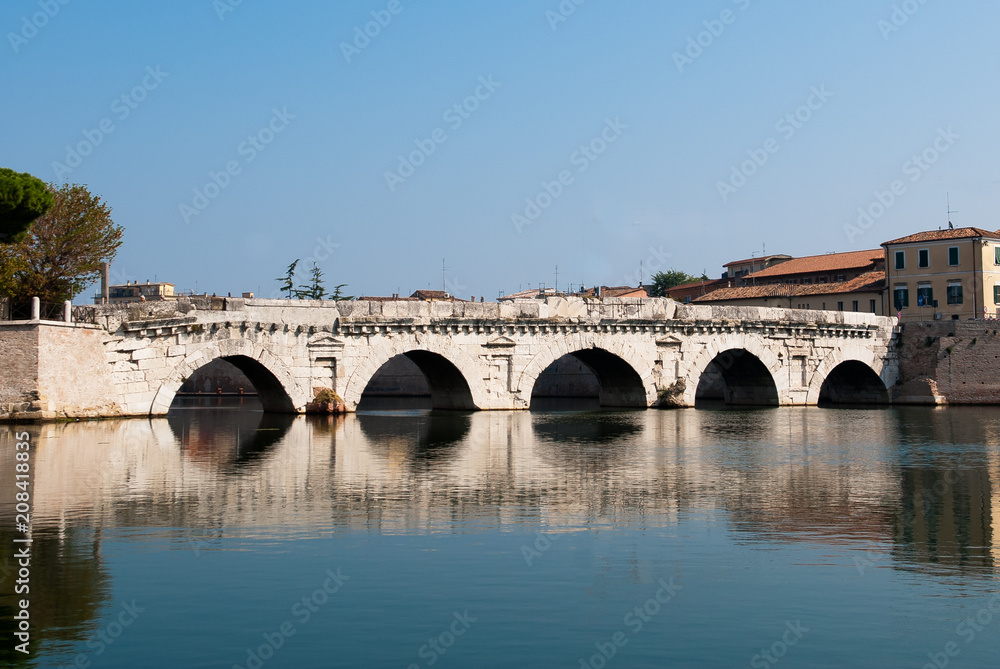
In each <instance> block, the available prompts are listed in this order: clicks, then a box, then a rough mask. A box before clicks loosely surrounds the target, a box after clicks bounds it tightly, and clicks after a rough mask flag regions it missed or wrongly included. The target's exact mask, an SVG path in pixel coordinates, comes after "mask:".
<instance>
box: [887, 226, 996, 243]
mask: <svg viewBox="0 0 1000 669" xmlns="http://www.w3.org/2000/svg"><path fill="white" fill-rule="evenodd" d="M970 237H993V238H997V237H1000V232H991V231H990V230H983V229H982V228H955V229H954V230H928V231H926V232H918V233H916V234H913V235H907V236H906V237H900V238H899V239H893V240H891V241H888V242H882V246H888V245H889V244H909V243H911V242H934V241H939V240H943V239H968V238H970Z"/></svg>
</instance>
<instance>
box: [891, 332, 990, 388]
mask: <svg viewBox="0 0 1000 669" xmlns="http://www.w3.org/2000/svg"><path fill="white" fill-rule="evenodd" d="M896 351H897V354H898V356H899V375H900V380H899V383H898V384H897V385H896V386H895V387H894V388H893V389H892V390H893V396H892V400H893V403H896V404H1000V321H919V322H910V323H906V324H904V325H901V326H900V332H899V334H898V336H897V342H896Z"/></svg>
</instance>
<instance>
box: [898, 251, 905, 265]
mask: <svg viewBox="0 0 1000 669" xmlns="http://www.w3.org/2000/svg"><path fill="white" fill-rule="evenodd" d="M896 269H906V252H905V251H896Z"/></svg>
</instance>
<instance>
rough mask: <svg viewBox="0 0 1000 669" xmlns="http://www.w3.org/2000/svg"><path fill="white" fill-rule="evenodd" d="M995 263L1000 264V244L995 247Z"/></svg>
mask: <svg viewBox="0 0 1000 669" xmlns="http://www.w3.org/2000/svg"><path fill="white" fill-rule="evenodd" d="M993 264H994V265H1000V246H994V247H993Z"/></svg>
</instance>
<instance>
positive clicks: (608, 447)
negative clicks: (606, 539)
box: [5, 408, 1000, 568]
mask: <svg viewBox="0 0 1000 669" xmlns="http://www.w3.org/2000/svg"><path fill="white" fill-rule="evenodd" d="M195 413H197V412H195ZM806 414H808V420H806V418H807V416H806ZM846 415H847V414H845V413H844V412H841V411H822V410H816V409H807V408H802V409H796V408H785V409H780V410H771V411H767V412H766V413H761V412H759V411H726V412H712V411H708V412H705V411H691V410H688V411H679V412H625V413H597V414H592V415H589V416H588V418H587V420H580V419H579V416H577V415H574V414H558V413H555V414H524V413H506V412H504V413H481V414H465V413H441V414H437V413H434V414H416V415H365V414H360V415H354V416H348V417H345V418H339V419H332V418H331V419H324V420H306V419H304V418H295V417H289V416H275V415H265V414H260V413H246V412H233V413H221V414H217V413H213V412H204V413H203V415H201V416H200V417H196V418H194V419H186V418H185V419H181V418H176V417H175V418H169V419H158V420H152V421H148V422H147V421H106V422H101V423H96V424H83V425H81V424H59V425H44V426H41V427H38V428H35V429H37V430H39V431H40V432H41V434H40V435H39V437H40V438H41V443H40V445H39V448H38V450H37V452H36V461H35V476H36V479H35V500H36V501H35V521H36V523H39V524H40V525H55V526H58V527H65V526H66V525H72V524H73V523H74V518H75V517H76V516H77V514H79V515H80V516H81V518H82V517H84V516H90V515H96V516H97V518H98V521H97V522H99V523H101V524H110V525H121V524H123V523H126V524H127V523H130V522H132V521H133V518H131V517H130V516H133V514H134V515H135V518H136V519H137V518H140V517H141V518H142V519H143V520H142V521H137V522H149V519H150V518H153V519H155V520H154V521H153V522H156V523H162V524H163V525H164V526H170V527H189V528H204V529H211V528H217V527H230V528H232V527H240V526H254V527H261V526H266V525H274V526H288V525H298V526H302V527H304V528H306V527H315V528H328V527H329V526H330V524H331V522H332V523H334V525H335V526H339V527H342V528H351V527H355V528H359V529H361V528H363V529H366V530H387V531H422V530H426V529H429V528H434V527H439V526H445V525H447V524H449V523H452V522H454V521H455V520H456V519H459V520H462V519H469V520H472V519H483V518H495V522H497V523H500V524H504V523H511V524H526V523H529V524H530V523H534V524H545V525H549V526H563V525H573V524H574V523H576V522H578V521H580V520H581V519H583V518H588V517H592V518H598V519H600V521H601V522H607V523H635V522H637V521H640V520H642V521H649V522H657V523H675V522H677V520H678V518H679V517H680V516H682V515H684V514H692V513H698V512H713V513H723V514H725V516H726V518H727V519H728V521H729V523H730V524H731V526H732V527H733V528H735V529H736V530H738V531H741V532H745V533H747V534H748V535H753V534H755V533H760V534H764V535H767V536H772V537H773V536H775V535H780V536H784V537H787V538H789V539H794V538H802V539H809V540H817V541H841V540H855V539H857V540H861V539H864V540H876V541H882V542H885V543H892V544H894V545H896V546H897V550H899V551H900V555H901V556H904V555H905V557H906V559H907V560H908V561H915V562H927V563H942V564H953V565H956V566H960V567H969V568H975V567H976V566H977V565H978V566H982V567H984V568H992V564H993V558H994V557H995V555H994V554H993V549H992V546H993V542H994V536H995V535H994V524H995V523H996V522H997V518H998V515H997V514H998V513H1000V506H998V501H997V499H996V497H997V495H996V494H995V493H994V492H993V488H994V487H995V485H996V477H997V476H998V475H1000V463H998V461H997V458H998V455H997V447H996V446H997V444H1000V424H994V423H990V422H983V421H979V420H968V419H963V411H962V410H956V409H952V410H949V411H947V412H943V413H942V412H938V413H931V412H926V411H924V410H920V409H915V410H907V409H902V410H893V411H892V412H852V413H851V414H850V416H851V417H850V419H849V420H847V419H845V416H846ZM227 416H228V418H227ZM829 435H836V439H835V443H831V439H830V436H829ZM920 440H924V441H927V442H928V443H933V442H939V443H959V444H978V445H979V446H976V447H966V448H965V449H963V450H962V451H961V452H956V453H954V454H945V455H942V454H941V451H935V452H937V453H939V455H937V456H935V457H933V458H930V457H928V458H927V459H914V458H915V456H913V455H912V452H918V451H914V450H913V449H911V451H910V454H909V455H905V456H901V455H900V452H899V448H900V447H898V446H895V444H899V443H914V442H919V441H920ZM178 442H180V443H181V444H182V445H181V446H178ZM6 455H9V454H6ZM6 455H5V457H6ZM901 457H902V458H905V459H904V460H903V461H901ZM123 486H127V487H128V490H129V498H130V502H129V504H128V505H122V504H113V503H110V500H112V499H116V498H118V497H120V495H121V490H122V487H123ZM508 514H509V515H508Z"/></svg>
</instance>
